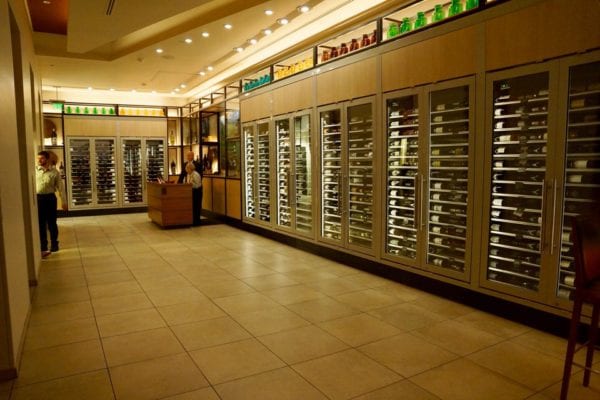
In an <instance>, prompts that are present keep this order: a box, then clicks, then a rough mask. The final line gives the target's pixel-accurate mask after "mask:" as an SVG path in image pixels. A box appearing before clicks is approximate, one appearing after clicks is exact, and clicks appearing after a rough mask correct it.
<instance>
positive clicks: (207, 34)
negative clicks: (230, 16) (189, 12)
mask: <svg viewBox="0 0 600 400" xmlns="http://www.w3.org/2000/svg"><path fill="white" fill-rule="evenodd" d="M209 36H210V33H208V32H202V37H205V38H207V37H209Z"/></svg>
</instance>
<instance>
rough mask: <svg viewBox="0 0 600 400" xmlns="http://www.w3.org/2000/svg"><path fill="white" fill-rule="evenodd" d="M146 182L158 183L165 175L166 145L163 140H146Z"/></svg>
mask: <svg viewBox="0 0 600 400" xmlns="http://www.w3.org/2000/svg"><path fill="white" fill-rule="evenodd" d="M144 147H145V149H146V153H145V157H146V164H145V167H146V181H147V182H156V181H158V178H159V177H160V178H161V179H162V178H163V177H164V174H165V143H164V140H163V139H146V140H145V142H144Z"/></svg>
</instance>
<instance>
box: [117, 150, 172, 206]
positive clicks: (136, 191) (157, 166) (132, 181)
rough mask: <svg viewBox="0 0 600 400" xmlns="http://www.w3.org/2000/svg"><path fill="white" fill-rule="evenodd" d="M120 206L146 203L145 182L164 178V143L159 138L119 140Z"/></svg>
mask: <svg viewBox="0 0 600 400" xmlns="http://www.w3.org/2000/svg"><path fill="white" fill-rule="evenodd" d="M121 163H122V165H121V170H122V173H123V178H122V180H121V192H122V205H123V206H133V205H141V204H145V202H146V182H149V181H154V182H156V181H158V178H159V177H160V178H161V179H164V177H165V171H166V170H165V141H164V139H162V138H160V139H158V138H156V139H155V138H122V139H121Z"/></svg>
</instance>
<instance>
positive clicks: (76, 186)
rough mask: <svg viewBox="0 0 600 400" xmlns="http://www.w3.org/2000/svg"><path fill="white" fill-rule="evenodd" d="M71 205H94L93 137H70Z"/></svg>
mask: <svg viewBox="0 0 600 400" xmlns="http://www.w3.org/2000/svg"><path fill="white" fill-rule="evenodd" d="M68 151H69V153H68V154H69V165H70V168H71V170H70V179H69V180H68V181H69V184H70V187H69V194H70V195H71V206H72V207H80V206H90V205H92V165H91V139H88V138H81V139H78V138H71V139H69V146H68Z"/></svg>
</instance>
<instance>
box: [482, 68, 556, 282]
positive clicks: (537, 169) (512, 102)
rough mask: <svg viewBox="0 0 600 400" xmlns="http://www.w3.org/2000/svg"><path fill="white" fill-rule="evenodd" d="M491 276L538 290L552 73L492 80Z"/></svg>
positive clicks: (488, 268)
mask: <svg viewBox="0 0 600 400" xmlns="http://www.w3.org/2000/svg"><path fill="white" fill-rule="evenodd" d="M492 90H493V94H492V95H493V116H492V117H491V118H493V125H492V158H491V169H492V171H491V177H492V182H491V188H492V193H491V207H490V211H489V212H490V225H489V245H488V260H487V261H488V263H487V264H488V265H487V279H488V280H490V281H493V282H499V283H502V284H505V285H508V286H512V287H515V288H522V289H526V290H528V291H530V292H531V293H535V292H538V290H539V280H540V266H541V256H542V250H543V245H542V234H541V232H542V231H543V227H542V220H543V218H542V214H543V209H544V202H543V198H544V195H545V193H544V192H545V179H546V176H545V171H546V149H547V147H546V146H547V139H548V137H547V136H548V134H547V129H548V127H547V121H548V96H549V73H548V72H541V73H536V74H531V75H526V76H519V77H514V78H508V79H500V80H496V81H494V82H493V89H492Z"/></svg>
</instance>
